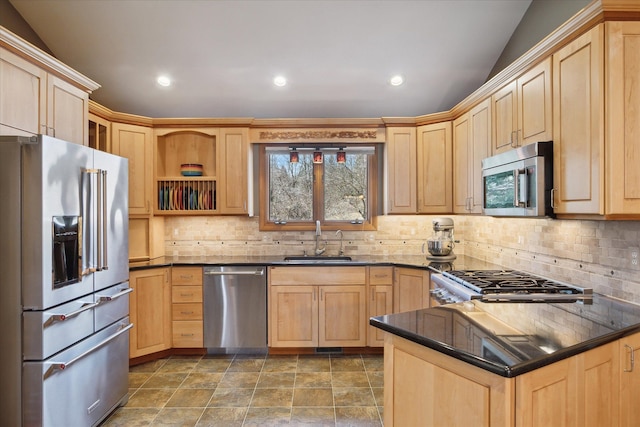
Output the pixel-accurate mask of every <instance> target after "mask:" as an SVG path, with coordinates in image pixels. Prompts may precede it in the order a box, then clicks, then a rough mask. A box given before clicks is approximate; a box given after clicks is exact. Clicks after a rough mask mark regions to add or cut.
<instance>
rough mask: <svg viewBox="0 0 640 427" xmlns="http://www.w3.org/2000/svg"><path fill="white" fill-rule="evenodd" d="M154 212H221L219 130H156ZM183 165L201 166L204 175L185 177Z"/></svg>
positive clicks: (180, 213) (161, 213)
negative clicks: (219, 203) (219, 201)
mask: <svg viewBox="0 0 640 427" xmlns="http://www.w3.org/2000/svg"><path fill="white" fill-rule="evenodd" d="M154 134H155V141H156V142H155V183H156V186H157V191H154V211H155V213H156V214H157V215H203V214H208V213H214V212H218V209H219V206H218V200H219V191H218V184H219V172H220V168H219V159H218V152H219V150H218V138H219V130H218V129H217V128H188V129H155V130H154ZM183 164H198V165H201V169H202V172H201V175H189V174H187V175H186V176H184V175H182V172H181V167H182V165H183Z"/></svg>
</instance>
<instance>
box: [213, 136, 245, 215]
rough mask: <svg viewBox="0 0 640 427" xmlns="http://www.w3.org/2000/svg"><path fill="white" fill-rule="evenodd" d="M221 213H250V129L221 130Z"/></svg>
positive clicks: (219, 147) (219, 146)
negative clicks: (248, 157)
mask: <svg viewBox="0 0 640 427" xmlns="http://www.w3.org/2000/svg"><path fill="white" fill-rule="evenodd" d="M218 149H219V158H220V171H221V173H222V178H221V182H220V213H223V214H238V215H245V214H247V213H248V203H249V196H248V188H249V187H248V182H247V175H248V170H249V165H248V163H247V155H248V151H249V129H248V128H223V129H220V144H219V145H218Z"/></svg>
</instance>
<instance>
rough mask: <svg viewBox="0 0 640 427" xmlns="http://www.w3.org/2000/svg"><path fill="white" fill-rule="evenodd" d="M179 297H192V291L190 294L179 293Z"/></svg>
mask: <svg viewBox="0 0 640 427" xmlns="http://www.w3.org/2000/svg"><path fill="white" fill-rule="evenodd" d="M180 296H181V297H192V296H193V293H190V294H180Z"/></svg>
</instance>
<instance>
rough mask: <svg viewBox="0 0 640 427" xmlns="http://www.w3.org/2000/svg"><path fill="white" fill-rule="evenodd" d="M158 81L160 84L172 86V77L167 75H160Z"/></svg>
mask: <svg viewBox="0 0 640 427" xmlns="http://www.w3.org/2000/svg"><path fill="white" fill-rule="evenodd" d="M156 81H157V82H158V84H159V85H160V86H165V87H167V86H171V79H170V78H169V77H167V76H160V77H158V79H157V80H156Z"/></svg>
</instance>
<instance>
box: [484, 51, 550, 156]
mask: <svg viewBox="0 0 640 427" xmlns="http://www.w3.org/2000/svg"><path fill="white" fill-rule="evenodd" d="M491 103H492V112H493V123H492V128H493V135H492V142H493V144H492V155H495V154H498V153H501V152H504V151H507V150H510V149H513V148H516V147H521V146H523V145H527V144H531V143H533V142H538V141H550V140H551V139H552V138H553V133H552V106H553V101H552V91H551V58H547V59H545V60H544V61H543V62H541V63H540V64H538V65H536V66H534V67H532V68H531V69H530V70H528V71H527V72H525V73H524V74H522V75H521V76H520V77H518V78H517V79H516V80H513V81H511V82H510V83H508V84H507V85H505V86H504V87H503V88H502V89H500V90H498V91H496V92H495V93H494V94H493V95H492V96H491Z"/></svg>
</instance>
